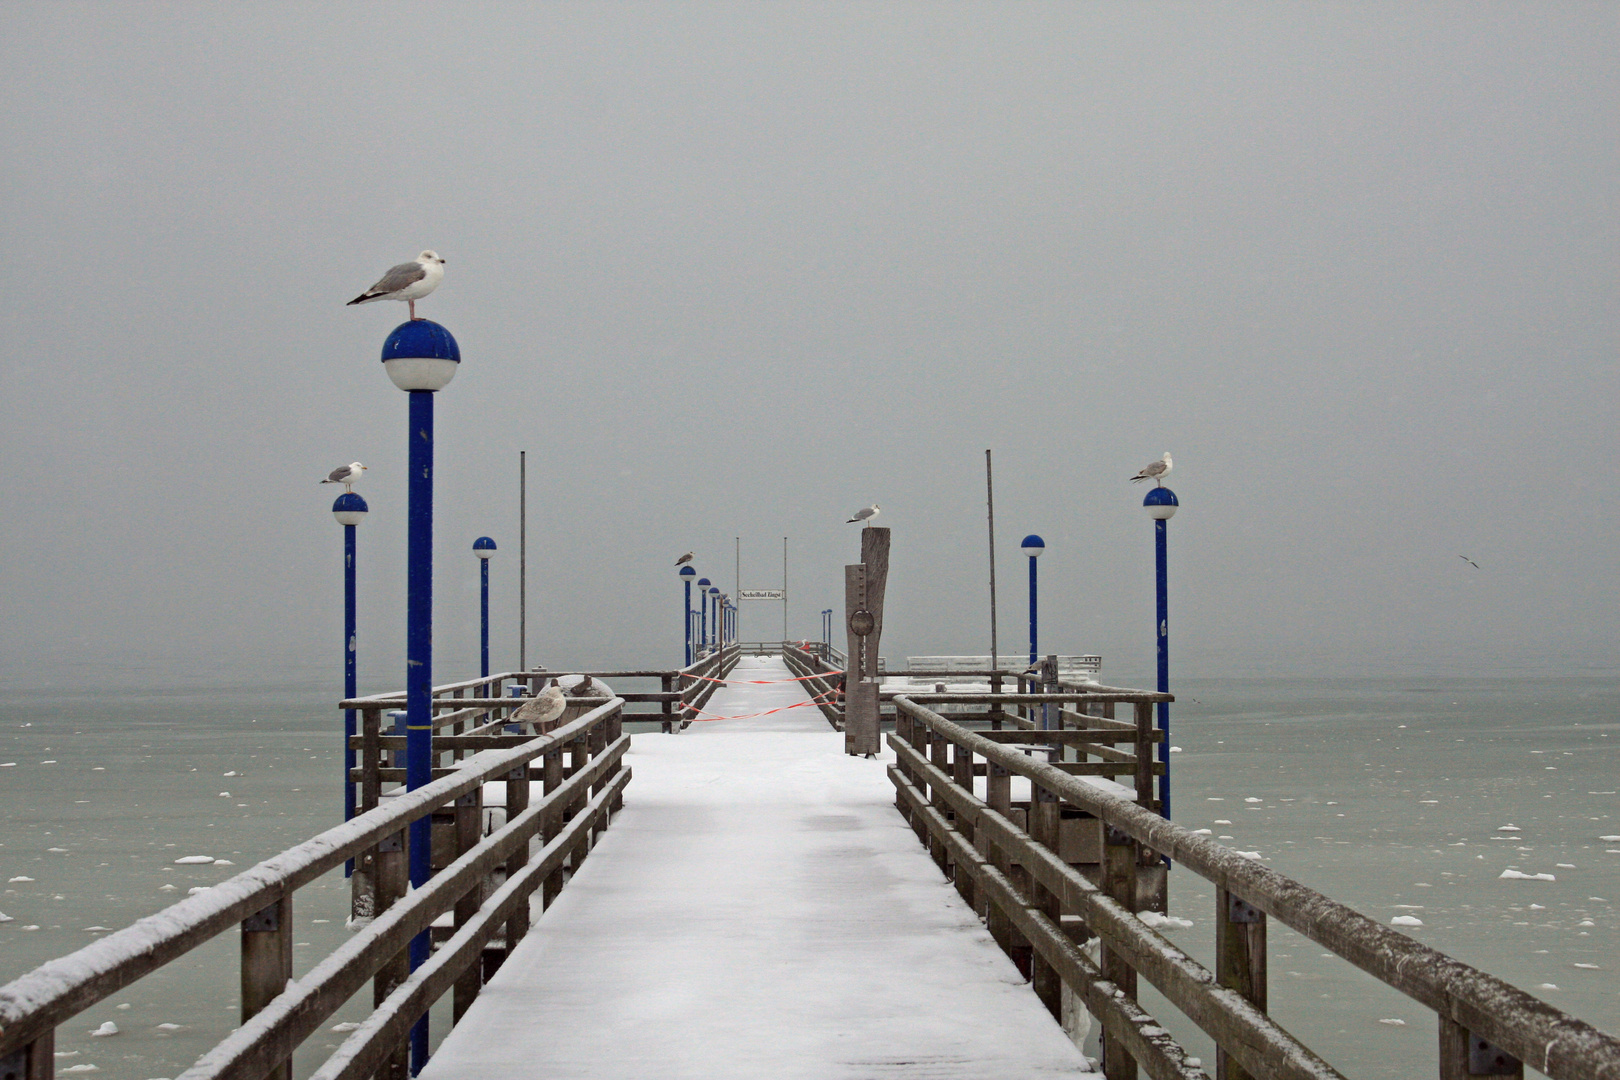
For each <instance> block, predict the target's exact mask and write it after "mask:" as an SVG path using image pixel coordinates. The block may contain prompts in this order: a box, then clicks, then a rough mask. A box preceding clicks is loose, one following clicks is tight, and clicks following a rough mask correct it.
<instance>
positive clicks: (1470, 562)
mask: <svg viewBox="0 0 1620 1080" xmlns="http://www.w3.org/2000/svg"><path fill="white" fill-rule="evenodd" d="M1457 558H1459V559H1461V560H1462V561H1463V562H1465V563H1467V564H1468V565H1469V566H1472V567H1473V568H1474V569H1475V570H1478V569H1479V563H1477V562H1475V561H1474V560H1473V559H1470V558H1469V557H1468V556H1466V555H1459V556H1457Z"/></svg>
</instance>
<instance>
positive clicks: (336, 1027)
mask: <svg viewBox="0 0 1620 1080" xmlns="http://www.w3.org/2000/svg"><path fill="white" fill-rule="evenodd" d="M359 1026H360V1025H359V1024H357V1023H355V1022H354V1021H353V1020H345V1021H343V1023H341V1024H333V1025H332V1030H333V1031H354V1030H355V1029H356V1028H358V1027H359Z"/></svg>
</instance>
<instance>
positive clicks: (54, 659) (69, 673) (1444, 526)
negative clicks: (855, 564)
mask: <svg viewBox="0 0 1620 1080" xmlns="http://www.w3.org/2000/svg"><path fill="white" fill-rule="evenodd" d="M1616 13H1617V8H1616V7H1615V6H1614V5H1612V4H1595V5H1580V4H1573V3H1556V4H1512V5H1507V4H1490V3H1473V2H1470V3H1459V4H1442V3H1428V4H1422V5H1411V4H1407V3H1399V4H1389V5H1383V6H1378V5H1368V4H1353V5H1320V4H1316V5H1313V4H1275V5H1231V4H1227V5H1191V4H1173V5H1159V6H1155V5H1147V4H1136V3H1132V4H1119V5H1107V4H1085V5H1079V4H1071V3H1061V4H1045V5H1043V4H1033V3H1027V4H996V5H976V4H956V5H943V4H932V3H930V4H915V5H912V4H864V5H839V4H817V5H791V4H785V3H769V4H767V3H757V4H747V5H699V4H662V3H654V4H640V5H628V4H590V3H579V4H553V5H544V6H541V5H530V4H513V5H503V6H491V5H483V6H473V5H465V4H458V5H443V4H433V5H428V4H416V5H412V4H397V3H389V4H376V5H364V6H362V5H330V4H325V3H322V4H314V5H306V6H295V5H287V4H280V5H229V6H219V5H200V4H199V5H176V4H171V5H153V4H127V5H118V4H87V5H74V4H66V3H59V4H21V3H13V4H7V5H5V6H4V7H0V31H3V33H0V56H3V59H4V62H3V64H0V93H3V95H4V99H5V102H6V105H5V108H4V110H3V112H0V131H3V139H4V142H3V148H4V154H5V162H6V165H5V168H4V170H3V171H0V190H3V192H4V198H3V200H0V215H3V221H4V237H5V254H6V257H5V259H4V260H0V275H3V277H0V285H3V292H4V295H5V303H4V315H3V318H4V324H3V325H4V335H3V340H0V357H3V361H0V362H3V365H4V367H3V376H4V385H5V393H4V395H3V397H0V409H3V412H0V462H3V464H0V505H3V507H4V512H3V514H0V562H3V578H0V600H3V611H4V620H3V630H0V648H3V652H4V656H3V678H4V680H5V682H7V683H9V684H11V685H13V686H16V685H23V684H28V683H31V682H35V681H39V680H41V679H45V678H49V679H53V680H60V679H62V678H69V679H71V678H76V677H80V676H81V675H83V673H85V672H92V673H106V672H121V673H126V674H127V675H128V676H129V677H132V678H141V679H150V680H155V681H158V682H161V681H163V680H164V679H169V678H178V677H179V673H181V672H186V671H194V670H199V669H200V670H203V671H205V672H231V673H240V672H247V673H248V674H247V675H245V676H244V677H246V678H249V679H253V680H258V679H281V678H287V677H291V676H298V677H306V676H310V675H311V673H313V675H314V676H319V675H321V674H323V673H324V672H326V671H327V670H328V669H329V671H330V675H331V677H332V679H333V682H334V685H335V686H336V685H337V683H338V679H339V672H340V670H341V668H340V655H341V654H340V648H341V593H340V587H341V572H342V571H341V530H340V529H339V528H338V526H337V525H336V524H335V523H334V522H333V520H332V518H331V516H330V514H329V513H328V510H329V507H330V504H331V501H332V498H333V492H334V489H333V488H331V487H318V486H317V485H316V481H317V480H319V479H320V478H321V477H322V476H324V475H325V474H326V472H327V471H328V470H329V469H331V468H333V467H334V466H336V465H338V464H341V463H345V462H348V461H351V460H355V459H358V460H361V461H364V462H365V463H366V464H368V465H369V466H371V470H370V471H369V472H368V473H367V475H366V479H365V481H364V483H363V485H362V486H361V489H360V490H361V491H362V493H363V494H364V495H365V496H366V498H367V499H368V500H369V501H370V504H371V507H372V514H371V516H370V519H369V520H368V521H367V522H366V523H365V524H364V525H363V526H361V529H360V543H361V563H362V570H361V585H360V587H361V617H362V629H361V639H360V640H361V671H362V684H363V688H365V689H370V690H382V689H388V688H393V687H396V686H398V685H400V684H401V683H402V681H403V645H402V638H403V634H402V630H403V590H404V567H403V544H404V514H403V510H404V503H405V482H404V475H403V459H404V454H405V446H406V439H405V404H406V402H405V396H404V395H403V394H401V393H400V392H399V391H398V390H396V389H395V388H394V387H393V386H392V385H391V384H390V383H389V382H388V380H387V378H386V377H385V375H384V373H383V370H382V366H381V364H380V363H378V350H379V348H380V345H381V342H382V340H383V338H384V337H385V336H386V335H387V333H388V331H389V330H390V329H391V328H392V327H393V326H394V325H396V324H397V323H398V322H399V321H400V320H402V319H403V318H404V316H405V310H404V307H403V305H400V304H393V303H387V304H373V305H369V306H365V307H357V308H347V307H345V306H343V305H344V302H345V301H347V300H348V299H350V298H351V297H353V296H355V295H356V294H357V293H359V292H360V291H361V290H362V289H364V288H365V287H366V286H368V285H370V284H371V283H372V282H373V281H374V280H375V279H376V278H377V277H378V276H379V274H380V273H381V272H382V271H383V270H384V269H386V268H387V267H388V266H390V265H392V264H394V263H396V262H400V261H403V260H406V259H409V258H411V257H413V256H414V255H415V254H416V253H417V252H418V251H419V250H421V249H422V248H424V247H431V248H434V249H436V250H437V251H438V252H439V253H441V254H442V255H443V256H444V257H445V258H446V259H447V260H448V267H447V273H446V277H445V281H444V284H443V285H442V286H441V287H440V289H439V290H438V292H437V293H435V294H434V295H433V296H431V297H429V298H428V299H427V300H425V301H423V302H422V304H421V305H420V308H419V310H420V313H421V314H422V315H424V316H426V317H428V318H432V319H436V320H439V321H441V322H443V323H444V324H445V325H446V326H448V327H449V328H450V329H451V330H452V331H453V332H454V333H455V334H456V336H457V338H458V339H459V340H460V342H461V346H462V350H463V359H464V363H463V365H462V370H461V371H460V373H459V374H458V376H457V378H456V380H455V382H454V383H453V384H452V385H451V386H450V387H449V388H448V389H446V390H445V391H444V392H443V393H441V394H440V395H439V396H438V402H437V406H438V434H439V442H438V450H439V468H438V472H437V481H438V500H437V508H438V530H437V552H438V555H437V560H436V566H437V570H436V596H437V620H436V631H435V634H436V636H435V641H436V649H437V664H436V671H435V675H436V677H438V679H439V680H440V681H443V680H445V679H449V678H451V677H453V676H459V675H462V674H465V673H468V672H470V671H471V670H472V666H473V664H474V663H475V662H476V656H477V652H476V649H477V626H476V618H477V563H476V560H475V559H474V557H473V555H472V553H471V544H472V541H473V539H474V538H475V537H477V536H478V535H480V534H483V533H488V534H489V535H491V536H493V537H495V539H496V540H497V542H498V544H499V545H500V552H499V554H498V555H497V556H496V559H495V561H494V563H493V565H492V576H493V578H494V581H495V582H496V587H497V590H498V595H497V598H496V602H495V614H496V628H495V662H496V664H497V665H498V666H508V665H513V664H515V661H516V653H517V646H516V623H517V604H516V582H517V558H516V554H517V551H516V549H517V512H516V505H517V456H518V451H519V450H520V449H526V450H527V451H528V455H529V477H530V497H529V505H530V522H529V620H530V645H529V655H530V660H531V662H536V661H537V662H541V663H545V664H547V665H548V666H562V665H568V664H578V663H635V664H658V665H665V664H672V663H674V662H675V661H676V660H677V658H678V654H679V648H680V640H679V638H680V611H679V603H680V601H679V593H678V587H677V585H676V579H675V575H674V568H673V566H672V565H671V564H672V563H673V561H674V558H675V556H676V555H677V554H679V553H680V552H683V551H685V550H687V549H689V548H691V549H695V550H696V551H697V552H698V554H699V558H698V563H697V565H698V568H699V570H700V571H701V572H703V573H705V574H708V575H710V576H712V577H717V578H718V579H719V580H720V581H721V582H722V583H723V584H724V586H725V587H727V588H730V587H731V586H732V585H733V574H734V571H733V544H734V538H736V537H741V543H742V578H743V580H742V585H743V586H744V587H773V586H775V585H777V584H778V582H779V579H780V573H781V544H782V537H783V536H788V537H791V540H790V544H791V547H790V559H791V564H790V575H791V577H790V580H789V589H790V591H791V605H792V606H791V623H790V632H791V633H792V634H793V635H795V636H815V635H816V634H817V633H818V627H819V618H818V614H817V613H818V612H819V611H820V609H822V608H824V607H835V606H841V600H842V570H841V567H842V565H843V564H844V563H845V562H851V561H854V560H855V559H856V558H858V553H859V538H858V535H857V526H854V525H849V526H846V525H845V524H844V523H843V522H844V518H846V517H847V516H848V515H849V513H850V512H851V511H853V510H854V509H856V508H858V507H861V506H864V505H866V504H867V503H869V502H872V501H874V500H875V501H877V502H879V503H881V504H882V506H883V516H882V518H881V519H880V524H885V525H889V526H891V527H892V529H893V554H892V569H891V574H890V578H889V582H890V586H889V587H890V592H889V599H888V607H887V616H886V633H885V638H884V642H883V651H884V652H885V654H887V655H888V656H889V657H891V662H896V661H897V660H898V658H901V657H904V656H906V655H916V654H925V653H970V652H985V651H988V647H989V640H988V639H989V615H988V597H987V587H986V577H987V562H986V554H985V520H984V476H983V463H984V450H985V449H986V448H987V447H989V448H993V449H994V451H995V457H996V468H997V481H998V486H997V506H996V520H997V524H998V532H997V536H996V541H997V553H998V558H999V563H998V566H999V573H1000V594H1001V612H1000V615H1001V644H1002V649H1003V651H1006V652H1016V651H1019V650H1021V649H1024V648H1026V647H1027V639H1026V634H1025V621H1024V610H1025V606H1024V605H1025V586H1024V565H1023V564H1024V560H1023V558H1022V556H1020V555H1019V554H1018V550H1017V545H1018V540H1019V539H1020V538H1021V537H1022V536H1023V535H1024V534H1025V533H1027V532H1038V533H1040V534H1041V535H1042V536H1044V537H1045V539H1046V541H1047V544H1048V549H1047V554H1046V555H1045V556H1044V557H1043V559H1042V561H1041V564H1040V570H1041V573H1042V596H1043V605H1042V610H1043V616H1042V622H1043V632H1042V644H1043V651H1058V652H1065V653H1073V652H1100V653H1102V654H1103V656H1104V663H1105V672H1106V673H1107V675H1108V676H1109V678H1110V680H1111V681H1120V682H1132V683H1142V682H1144V681H1146V680H1148V679H1149V678H1150V674H1149V673H1150V671H1151V664H1152V647H1153V613H1152V580H1153V579H1152V546H1151V541H1152V534H1151V527H1150V524H1149V522H1148V519H1147V518H1146V516H1145V514H1144V513H1143V511H1142V510H1141V507H1140V504H1141V499H1142V494H1143V493H1142V491H1141V489H1140V488H1138V487H1133V486H1132V485H1130V484H1129V483H1127V482H1126V478H1127V477H1128V476H1129V475H1130V474H1131V473H1133V472H1135V471H1136V470H1137V469H1138V468H1140V467H1141V466H1142V465H1144V464H1145V463H1147V462H1148V461H1149V460H1151V459H1153V458H1155V457H1157V456H1158V455H1159V454H1160V453H1162V452H1163V451H1165V450H1170V451H1171V452H1172V453H1173V454H1174V456H1175V460H1176V469H1175V472H1174V474H1173V476H1172V486H1173V487H1174V488H1175V490H1176V492H1177V493H1178V495H1179V496H1180V499H1181V502H1182V509H1181V511H1180V514H1179V516H1177V517H1176V518H1175V520H1174V521H1173V522H1172V523H1171V578H1172V596H1171V603H1172V608H1171V615H1172V619H1171V623H1172V625H1171V633H1172V644H1173V647H1174V657H1175V662H1176V672H1177V674H1178V675H1181V676H1218V675H1223V674H1233V675H1248V674H1277V675H1355V674H1385V673H1399V674H1407V673H1429V674H1454V675H1455V674H1479V673H1490V672H1506V673H1512V674H1519V673H1531V672H1544V671H1547V672H1556V673H1581V672H1606V673H1612V672H1614V671H1615V670H1616V669H1617V668H1620V646H1617V644H1616V610H1617V601H1620V558H1617V555H1616V536H1617V525H1620V520H1617V517H1620V515H1617V510H1616V499H1615V497H1614V495H1613V494H1612V493H1611V492H1612V487H1613V483H1614V480H1613V477H1614V474H1615V472H1616V467H1617V465H1620V461H1617V457H1620V455H1617V432H1620V417H1617V416H1616V413H1617V411H1620V375H1617V368H1616V343H1617V334H1616V297H1617V291H1616V285H1617V274H1616V264H1617V260H1620V255H1617V253H1620V243H1617V240H1620V237H1617V236H1616V232H1617V230H1616V213H1617V207H1620V201H1617V198H1616V195H1617V191H1616V188H1617V177H1620V169H1617V167H1616V165H1617V162H1616V144H1617V140H1616V132H1617V131H1620V123H1617V120H1620V116H1617V113H1620V86H1617V81H1620V80H1617V79H1616V64H1617V60H1616V58H1617V56H1620V33H1617V14H1616ZM1459 555H1467V556H1468V557H1470V558H1472V559H1473V560H1475V561H1476V562H1477V563H1478V564H1479V568H1478V569H1477V570H1476V569H1474V568H1473V567H1471V566H1469V565H1468V564H1467V563H1465V562H1463V561H1462V560H1461V559H1459V557H1458V556H1459ZM780 627H781V624H780V608H779V607H778V606H774V605H770V604H749V605H747V606H746V607H745V611H744V621H743V633H744V635H745V636H747V637H756V636H760V635H765V636H771V637H775V636H776V635H778V634H779V633H780ZM81 665H84V666H81Z"/></svg>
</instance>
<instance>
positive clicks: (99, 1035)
mask: <svg viewBox="0 0 1620 1080" xmlns="http://www.w3.org/2000/svg"><path fill="white" fill-rule="evenodd" d="M116 1034H118V1025H117V1024H115V1023H113V1022H112V1021H111V1020H108V1021H107V1022H106V1023H104V1024H102V1025H101V1026H100V1027H98V1028H96V1030H94V1031H92V1032H91V1033H90V1037H91V1038H92V1039H105V1038H106V1037H107V1036H109V1035H116Z"/></svg>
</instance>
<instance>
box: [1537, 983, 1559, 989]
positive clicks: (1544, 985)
mask: <svg viewBox="0 0 1620 1080" xmlns="http://www.w3.org/2000/svg"><path fill="white" fill-rule="evenodd" d="M1536 989H1537V990H1556V989H1558V987H1557V986H1555V985H1553V984H1552V983H1537V984H1536Z"/></svg>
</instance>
